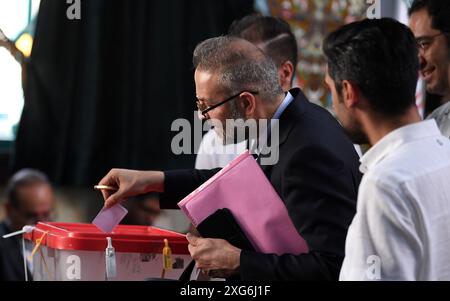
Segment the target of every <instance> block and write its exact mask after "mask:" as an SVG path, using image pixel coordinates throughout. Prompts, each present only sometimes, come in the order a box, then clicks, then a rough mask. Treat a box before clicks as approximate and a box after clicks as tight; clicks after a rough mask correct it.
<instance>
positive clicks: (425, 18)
mask: <svg viewBox="0 0 450 301" xmlns="http://www.w3.org/2000/svg"><path fill="white" fill-rule="evenodd" d="M409 27H410V28H411V30H412V32H413V33H414V36H415V37H416V38H421V37H425V36H429V35H431V34H434V33H436V31H437V29H433V28H432V18H431V16H430V14H429V13H428V11H427V10H426V9H425V8H424V9H421V10H419V11H417V12H414V13H413V14H411V18H410V20H409Z"/></svg>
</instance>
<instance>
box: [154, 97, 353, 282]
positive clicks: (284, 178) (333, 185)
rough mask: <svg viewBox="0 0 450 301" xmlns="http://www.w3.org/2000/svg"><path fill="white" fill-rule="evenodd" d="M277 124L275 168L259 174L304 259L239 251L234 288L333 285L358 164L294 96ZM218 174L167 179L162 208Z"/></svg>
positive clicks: (319, 112)
mask: <svg viewBox="0 0 450 301" xmlns="http://www.w3.org/2000/svg"><path fill="white" fill-rule="evenodd" d="M290 93H291V94H292V95H293V96H294V98H295V99H294V101H293V102H292V103H291V104H290V105H289V106H288V107H287V108H286V110H285V111H284V112H283V114H282V116H281V118H280V123H279V126H280V132H279V134H280V140H279V143H280V147H279V152H280V153H279V161H278V163H277V164H276V165H273V166H262V168H263V170H264V172H265V174H266V176H267V177H268V179H269V180H270V182H271V183H272V185H273V187H274V188H275V190H276V191H277V193H278V194H279V195H280V197H281V199H282V200H283V202H284V203H285V205H286V207H287V209H288V211H289V215H290V217H291V219H292V221H293V223H294V225H295V227H296V228H297V230H298V232H299V233H300V235H301V236H302V237H303V238H304V239H305V240H306V242H307V243H308V246H309V249H310V252H309V253H308V254H301V255H298V254H285V255H282V256H277V255H272V254H261V253H257V252H250V251H242V253H241V262H240V263H241V266H240V276H241V279H242V280H245V281H247V280H338V277H339V271H340V268H341V265H342V261H343V258H344V249H345V238H346V235H347V230H348V227H349V226H350V224H351V222H352V219H353V217H354V215H355V213H356V199H357V193H358V187H359V183H360V181H361V174H360V172H359V158H358V155H357V153H356V151H355V149H354V147H353V144H352V142H351V141H350V140H349V139H348V138H347V136H346V135H345V133H344V131H343V129H342V127H341V126H340V124H339V123H338V122H337V121H336V120H335V118H334V117H333V116H332V115H331V114H330V113H329V112H328V111H326V110H325V109H323V108H321V107H319V106H317V105H314V104H312V103H310V102H309V101H308V100H307V99H306V97H305V96H304V95H303V93H302V92H301V90H300V89H293V90H291V91H290ZM217 171H218V170H212V171H200V170H184V171H167V172H165V191H166V193H164V194H163V195H162V196H161V205H162V206H165V205H166V206H168V207H171V206H175V205H176V202H178V201H180V200H181V199H182V198H183V197H185V196H186V195H188V194H189V193H190V192H192V191H193V190H194V189H195V188H197V187H198V186H199V185H200V184H202V183H203V182H205V181H206V180H207V179H208V178H210V177H211V176H213V175H214V174H215V173H216V172H217Z"/></svg>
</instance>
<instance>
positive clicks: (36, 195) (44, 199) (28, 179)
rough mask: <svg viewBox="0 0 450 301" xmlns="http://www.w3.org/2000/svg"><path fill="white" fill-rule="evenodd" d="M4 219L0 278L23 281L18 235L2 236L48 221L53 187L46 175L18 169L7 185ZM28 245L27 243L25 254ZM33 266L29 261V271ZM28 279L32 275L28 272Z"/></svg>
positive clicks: (0, 238)
mask: <svg viewBox="0 0 450 301" xmlns="http://www.w3.org/2000/svg"><path fill="white" fill-rule="evenodd" d="M6 197H7V199H6V204H5V209H6V215H7V218H6V220H5V221H3V222H2V223H0V281H24V280H25V273H24V265H23V256H22V246H21V242H20V239H19V237H12V238H8V239H4V238H2V236H3V235H5V234H9V233H12V232H15V231H19V230H21V229H22V228H23V227H24V226H27V225H35V224H37V223H38V222H41V221H49V220H51V215H52V213H53V208H54V196H53V189H52V187H51V185H50V182H49V181H48V179H47V177H46V176H45V175H44V174H43V173H41V172H40V171H37V170H31V169H24V170H21V171H19V172H17V173H16V174H15V175H14V176H13V177H12V178H11V179H10V180H9V182H8V185H7V188H6ZM31 247H32V246H31V245H28V244H27V245H26V249H27V251H26V252H28V253H30V251H31ZM31 269H32V265H31V262H28V271H29V272H30V271H31ZM28 279H31V275H28Z"/></svg>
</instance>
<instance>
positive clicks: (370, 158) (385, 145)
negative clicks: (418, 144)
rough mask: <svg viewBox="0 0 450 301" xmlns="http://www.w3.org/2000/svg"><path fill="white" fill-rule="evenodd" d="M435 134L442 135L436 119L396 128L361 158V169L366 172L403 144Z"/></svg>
mask: <svg viewBox="0 0 450 301" xmlns="http://www.w3.org/2000/svg"><path fill="white" fill-rule="evenodd" d="M434 136H441V133H440V131H439V128H438V127H437V124H436V121H434V120H428V121H423V122H419V123H415V124H412V125H408V126H405V127H401V128H399V129H396V130H395V131H392V132H391V133H389V134H388V135H386V136H385V137H384V138H383V139H381V140H380V142H378V143H377V144H376V145H375V146H373V147H372V149H370V150H369V151H368V152H367V153H366V154H365V155H364V156H363V157H362V158H361V167H360V171H361V172H362V173H363V174H366V173H367V172H368V171H369V170H371V169H372V168H373V167H375V166H376V165H378V163H380V162H381V161H383V160H384V159H385V158H386V157H387V156H388V155H389V154H391V153H392V152H394V151H395V150H396V149H398V148H400V147H401V146H403V145H405V144H408V143H411V142H413V141H417V140H422V139H426V138H429V137H434Z"/></svg>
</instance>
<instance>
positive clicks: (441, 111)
mask: <svg viewBox="0 0 450 301" xmlns="http://www.w3.org/2000/svg"><path fill="white" fill-rule="evenodd" d="M446 116H450V101H449V102H447V103H446V104H444V105H442V106H440V107H439V108H437V109H436V110H434V111H433V113H431V114H430V115H429V116H428V117H427V119H436V120H439V119H441V118H443V117H446Z"/></svg>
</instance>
